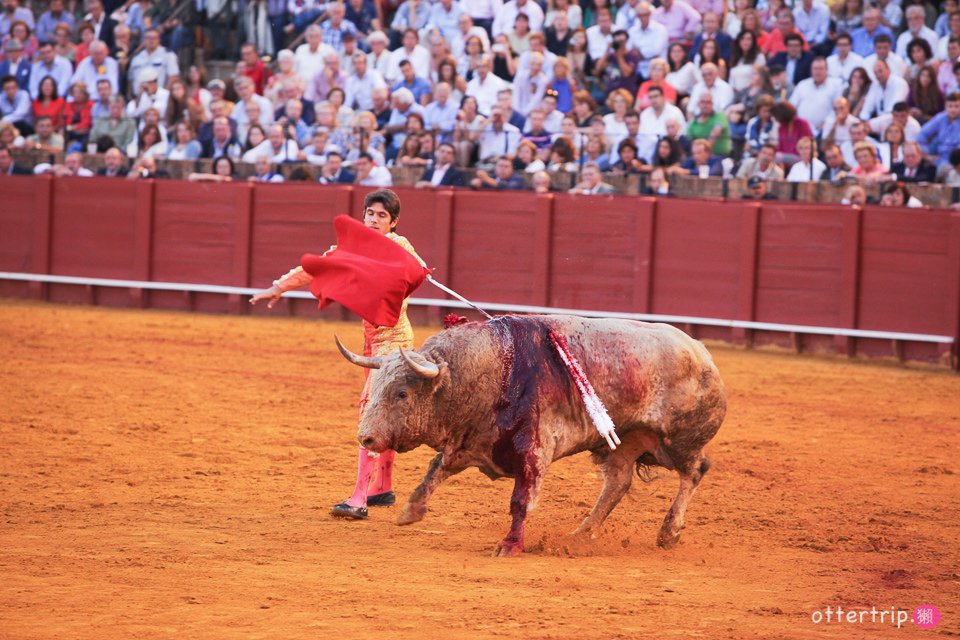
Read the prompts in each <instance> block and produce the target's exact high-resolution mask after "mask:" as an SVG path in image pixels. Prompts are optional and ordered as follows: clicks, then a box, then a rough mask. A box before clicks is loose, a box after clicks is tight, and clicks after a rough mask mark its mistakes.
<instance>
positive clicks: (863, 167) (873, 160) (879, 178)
mask: <svg viewBox="0 0 960 640" xmlns="http://www.w3.org/2000/svg"><path fill="white" fill-rule="evenodd" d="M853 157H854V158H856V159H857V166H856V167H854V168H853V172H852V173H853V175H855V176H857V178H859V179H860V180H861V181H862V182H865V183H867V184H876V183H877V182H884V181H885V180H886V179H887V177H888V176H889V173H888V172H887V168H886V167H885V166H883V163H882V162H880V161H879V160H878V159H877V148H876V147H875V146H873V143H871V142H866V141H864V142H858V143H857V144H856V145H854V147H853Z"/></svg>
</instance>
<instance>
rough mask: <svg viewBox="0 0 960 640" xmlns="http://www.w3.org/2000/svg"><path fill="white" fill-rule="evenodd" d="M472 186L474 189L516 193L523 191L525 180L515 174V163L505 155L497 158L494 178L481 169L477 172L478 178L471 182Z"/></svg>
mask: <svg viewBox="0 0 960 640" xmlns="http://www.w3.org/2000/svg"><path fill="white" fill-rule="evenodd" d="M470 186H471V187H473V188H474V189H499V190H510V191H515V190H518V189H523V178H521V177H520V176H518V175H516V174H515V173H514V172H513V161H512V160H511V159H510V156H506V155H504V156H500V157H499V158H497V161H496V168H495V169H494V175H493V176H490V174H489V173H487V172H486V171H485V170H483V169H480V170H479V171H477V177H476V178H474V179H473V180H471V181H470Z"/></svg>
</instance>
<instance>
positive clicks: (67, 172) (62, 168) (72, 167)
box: [34, 151, 94, 178]
mask: <svg viewBox="0 0 960 640" xmlns="http://www.w3.org/2000/svg"><path fill="white" fill-rule="evenodd" d="M51 168H52V170H53V175H55V176H57V177H58V178H63V177H70V176H75V177H78V178H92V177H93V175H94V174H93V171H90V169H87V168H86V167H84V166H83V154H81V153H80V152H79V151H73V152H71V153H68V154H67V155H66V157H65V158H64V159H63V164H62V165H54V166H53V167H51ZM34 171H36V169H34Z"/></svg>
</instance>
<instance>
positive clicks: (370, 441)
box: [357, 431, 390, 453]
mask: <svg viewBox="0 0 960 640" xmlns="http://www.w3.org/2000/svg"><path fill="white" fill-rule="evenodd" d="M357 442H359V443H360V446H361V447H363V448H364V449H366V450H367V451H372V452H373V453H383V452H384V451H386V450H387V449H389V448H390V447H388V446H387V444H386V443H385V442H384V441H383V439H382V438H377V437H376V436H375V435H373V434H371V433H368V432H364V431H358V432H357Z"/></svg>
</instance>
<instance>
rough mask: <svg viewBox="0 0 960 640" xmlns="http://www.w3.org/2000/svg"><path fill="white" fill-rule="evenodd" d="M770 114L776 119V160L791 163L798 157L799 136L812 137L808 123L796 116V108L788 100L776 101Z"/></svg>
mask: <svg viewBox="0 0 960 640" xmlns="http://www.w3.org/2000/svg"><path fill="white" fill-rule="evenodd" d="M770 115H772V116H773V119H774V120H776V121H777V162H781V163H783V164H793V163H794V162H797V161H798V160H799V159H800V155H799V153H798V152H797V141H798V140H800V139H801V138H813V137H814V136H813V130H812V129H811V128H810V124H809V123H808V122H807V121H806V120H804V119H803V118H801V117H799V116H797V109H796V107H794V106H793V105H792V104H790V103H789V102H778V103H777V104H775V105H773V107H772V108H771V109H770Z"/></svg>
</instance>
